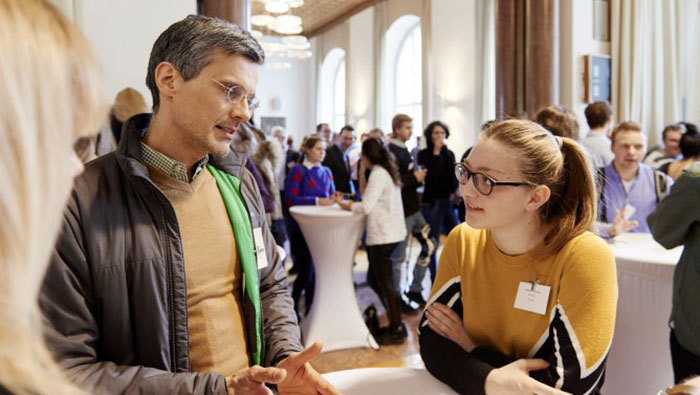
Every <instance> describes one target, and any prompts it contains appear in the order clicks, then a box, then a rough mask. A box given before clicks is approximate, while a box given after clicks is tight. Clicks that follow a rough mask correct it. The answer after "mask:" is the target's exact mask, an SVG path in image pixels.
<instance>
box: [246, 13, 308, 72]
mask: <svg viewBox="0 0 700 395" xmlns="http://www.w3.org/2000/svg"><path fill="white" fill-rule="evenodd" d="M259 2H261V3H263V4H264V11H265V12H264V13H260V14H257V15H253V16H252V17H251V19H250V22H251V24H252V25H253V26H255V28H253V29H252V30H251V34H252V35H253V37H255V38H256V39H258V41H259V42H260V45H261V46H262V47H263V49H264V50H265V54H266V55H267V56H270V57H271V59H270V60H271V61H270V62H267V63H266V67H267V68H268V69H277V70H279V69H288V68H290V67H291V66H292V65H291V63H289V62H287V61H285V60H288V59H308V58H310V57H311V56H312V55H313V54H312V52H311V51H310V48H311V43H309V40H307V38H306V37H305V36H303V35H301V34H300V33H301V32H302V30H303V29H302V27H301V22H302V20H301V17H299V16H296V15H292V13H291V9H292V8H297V7H301V6H302V5H304V1H303V0H259Z"/></svg>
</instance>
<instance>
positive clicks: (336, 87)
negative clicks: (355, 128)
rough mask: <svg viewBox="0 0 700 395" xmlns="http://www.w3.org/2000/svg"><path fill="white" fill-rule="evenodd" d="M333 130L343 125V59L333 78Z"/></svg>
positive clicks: (338, 129)
mask: <svg viewBox="0 0 700 395" xmlns="http://www.w3.org/2000/svg"><path fill="white" fill-rule="evenodd" d="M333 79H334V81H333V124H332V128H333V130H335V131H336V132H337V131H340V128H342V127H343V126H344V125H345V59H344V58H343V60H341V61H340V64H339V65H338V69H337V70H336V72H335V77H334V78H333Z"/></svg>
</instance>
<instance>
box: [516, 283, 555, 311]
mask: <svg viewBox="0 0 700 395" xmlns="http://www.w3.org/2000/svg"><path fill="white" fill-rule="evenodd" d="M551 289H552V288H551V287H549V286H547V285H542V284H538V283H533V282H529V281H521V282H520V285H519V286H518V294H517V295H516V296H515V308H516V309H520V310H525V311H530V312H533V313H536V314H541V315H544V313H545V312H546V311H547V302H549V291H550V290H551Z"/></svg>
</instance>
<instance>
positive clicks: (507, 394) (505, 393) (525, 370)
mask: <svg viewBox="0 0 700 395" xmlns="http://www.w3.org/2000/svg"><path fill="white" fill-rule="evenodd" d="M548 366H549V363H548V362H547V361H545V360H544V359H518V360H517V361H515V362H513V363H510V364H508V365H506V366H504V367H502V368H498V369H494V370H492V371H491V372H490V373H489V374H488V376H486V384H484V392H486V395H519V394H522V395H532V394H537V395H566V394H567V392H562V391H560V390H558V389H555V388H552V387H550V386H548V385H546V384H542V383H540V382H539V381H537V380H535V379H533V378H532V377H530V371H532V370H542V369H546V368H547V367H548Z"/></svg>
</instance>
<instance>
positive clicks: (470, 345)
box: [427, 302, 476, 352]
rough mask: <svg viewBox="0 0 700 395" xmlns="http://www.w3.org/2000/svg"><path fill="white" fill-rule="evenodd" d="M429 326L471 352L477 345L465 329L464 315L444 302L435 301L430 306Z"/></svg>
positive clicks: (428, 313)
mask: <svg viewBox="0 0 700 395" xmlns="http://www.w3.org/2000/svg"><path fill="white" fill-rule="evenodd" d="M427 315H428V326H429V327H430V329H432V330H433V331H435V333H437V334H438V335H440V336H442V337H446V338H448V339H450V340H452V341H453V342H455V343H457V344H458V345H459V346H460V347H462V348H463V349H464V350H465V351H466V352H471V351H472V350H473V349H474V347H476V345H475V344H474V342H473V341H472V340H471V339H470V338H469V335H467V330H466V329H464V324H463V323H462V317H460V316H458V315H457V313H455V312H454V311H453V310H452V309H451V308H449V307H447V306H445V305H444V304H442V303H437V302H435V303H433V304H431V305H430V307H428V311H427Z"/></svg>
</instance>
